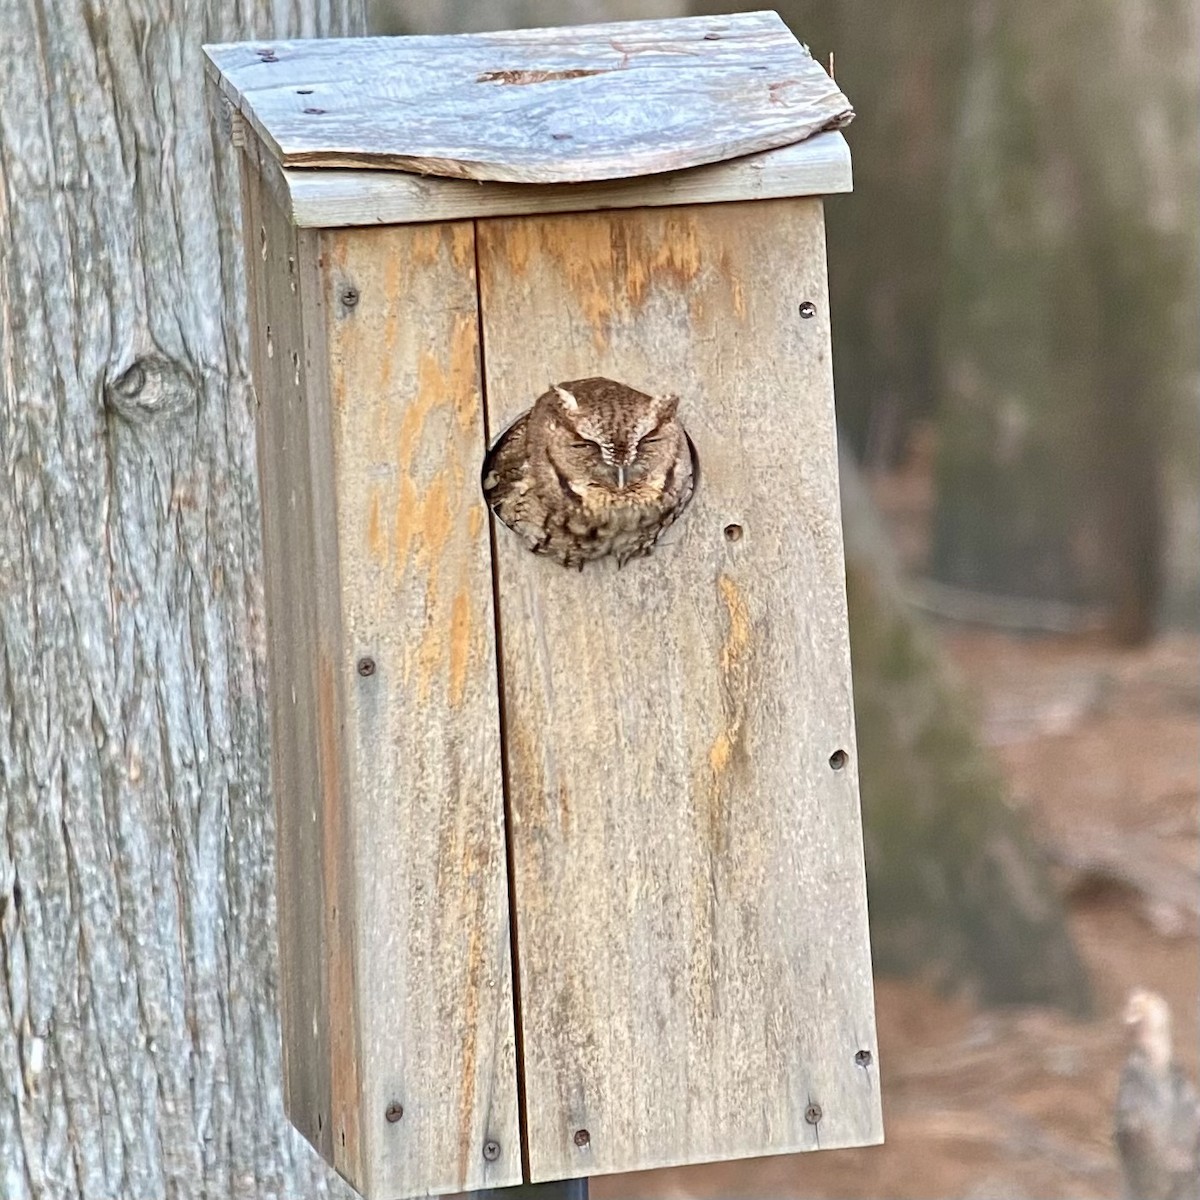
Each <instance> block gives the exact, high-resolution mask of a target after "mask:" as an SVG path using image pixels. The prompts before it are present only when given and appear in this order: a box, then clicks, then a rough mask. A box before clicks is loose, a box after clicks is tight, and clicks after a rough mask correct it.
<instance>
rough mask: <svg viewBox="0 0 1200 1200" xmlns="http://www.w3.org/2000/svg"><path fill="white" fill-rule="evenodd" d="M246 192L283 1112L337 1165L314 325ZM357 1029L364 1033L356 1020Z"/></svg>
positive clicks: (278, 239)
mask: <svg viewBox="0 0 1200 1200" xmlns="http://www.w3.org/2000/svg"><path fill="white" fill-rule="evenodd" d="M242 179H243V206H244V207H243V231H244V235H245V245H246V264H247V273H248V277H249V287H250V305H251V315H252V319H251V330H252V354H253V370H254V381H255V391H256V396H257V408H256V426H257V437H256V441H257V452H258V475H259V488H260V493H261V505H262V523H263V576H264V592H265V603H266V629H267V669H268V679H269V685H268V693H269V695H268V700H269V708H270V717H271V785H272V793H273V795H274V800H275V827H276V831H277V849H276V877H277V883H276V895H277V909H278V937H279V1005H280V1013H281V1020H282V1038H283V1067H284V1105H285V1108H286V1110H287V1114H288V1117H289V1119H290V1120H291V1122H292V1124H293V1125H295V1126H296V1128H297V1129H299V1130H300V1132H301V1133H302V1134H303V1135H304V1136H305V1137H306V1138H307V1139H308V1140H309V1141H310V1142H311V1143H312V1144H313V1145H314V1146H315V1147H316V1148H317V1149H318V1150H319V1151H320V1152H321V1154H322V1155H323V1156H324V1157H325V1158H326V1160H327V1161H329V1162H333V1161H334V1160H335V1147H334V1144H333V1121H332V1120H331V1113H332V1103H333V1084H332V1052H331V1038H330V1016H331V1012H330V994H329V973H328V970H327V964H326V952H327V943H326V939H325V936H324V934H325V927H326V922H327V919H328V915H329V910H330V907H331V903H332V901H331V897H329V896H328V894H327V893H326V890H325V887H324V884H323V881H324V879H325V872H324V847H325V843H326V841H327V840H328V838H327V834H328V833H329V832H331V831H327V830H326V828H325V821H326V818H327V816H328V815H329V809H328V807H327V806H326V805H325V804H324V803H323V794H324V789H325V786H326V784H327V782H329V781H328V780H327V779H326V778H325V775H324V771H325V770H327V769H328V768H329V765H330V764H329V760H328V755H327V754H323V753H322V741H321V726H322V716H323V713H322V712H321V707H322V706H321V705H320V702H319V695H320V693H319V687H318V674H317V670H318V664H317V656H316V646H317V640H318V626H319V623H320V622H319V617H318V612H317V594H316V591H315V589H314V588H312V587H296V586H294V582H293V581H294V580H295V579H297V578H299V579H306V580H314V579H316V578H317V577H318V575H319V573H320V572H321V570H322V569H327V567H328V564H319V563H318V559H317V551H316V542H315V538H314V531H313V521H314V510H313V478H312V470H311V459H310V453H309V446H310V432H311V427H310V422H309V404H307V403H306V402H305V396H304V394H303V390H302V386H301V385H302V383H303V382H304V378H303V376H301V375H300V374H299V373H298V372H297V369H296V367H295V365H294V364H295V363H296V362H298V361H299V360H300V358H301V357H302V356H303V354H304V331H303V313H302V308H301V303H300V296H299V293H298V290H297V289H296V287H295V286H294V280H295V264H296V260H297V258H298V256H299V251H298V248H297V233H296V230H295V229H293V228H292V227H291V226H290V224H289V222H288V220H287V218H286V216H285V215H284V214H283V213H282V212H281V211H280V209H279V207H278V206H277V205H276V204H275V203H274V202H273V200H272V198H271V196H270V195H269V194H267V193H266V191H265V190H264V189H263V188H262V186H261V183H260V180H259V178H258V176H256V175H255V174H254V173H253V172H252V171H250V170H249V169H247V168H246V167H243V176H242ZM308 236H312V235H308ZM327 470H328V468H327ZM335 769H336V767H335ZM335 819H336V813H335ZM345 1015H346V1016H347V1017H348V1018H349V1019H353V1011H352V1009H351V1010H350V1012H348V1013H347V1014H345Z"/></svg>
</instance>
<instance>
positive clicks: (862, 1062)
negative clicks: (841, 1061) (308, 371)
mask: <svg viewBox="0 0 1200 1200" xmlns="http://www.w3.org/2000/svg"><path fill="white" fill-rule="evenodd" d="M854 1061H855V1063H856V1064H857V1065H858V1066H860V1067H864V1068H865V1067H869V1066H870V1065H871V1063H872V1062H873V1061H874V1058H873V1056H872V1054H871V1052H870V1050H860V1051H859V1052H858V1053H857V1054H856V1055H855V1056H854Z"/></svg>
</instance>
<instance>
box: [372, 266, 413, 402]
mask: <svg viewBox="0 0 1200 1200" xmlns="http://www.w3.org/2000/svg"><path fill="white" fill-rule="evenodd" d="M402 265H403V263H402V256H401V255H399V254H396V253H391V254H385V255H384V268H383V283H382V288H383V295H382V297H380V300H381V302H382V305H383V311H384V313H385V314H386V315H385V317H384V320H383V344H382V345H381V346H380V348H379V388H380V390H381V391H384V392H386V391H387V389H388V388H389V387H390V386H391V383H392V369H393V367H394V366H395V363H396V342H397V341H398V340H399V338H400V322H401V320H403V319H405V318H408V319H411V317H410V316H409V314H410V311H411V310H410V309H409V307H408V306H407V305H406V304H404V303H403V298H402V297H401V296H400V287H401V284H402V282H403V276H402V275H401V270H400V268H401V266H402Z"/></svg>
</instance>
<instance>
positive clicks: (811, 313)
mask: <svg viewBox="0 0 1200 1200" xmlns="http://www.w3.org/2000/svg"><path fill="white" fill-rule="evenodd" d="M800 315H801V316H802V317H803V318H804V319H805V320H806V321H807V320H809V319H810V318H811V317H815V316H816V315H817V306H816V305H815V304H814V303H813V302H812V301H811V300H805V301H804V303H803V304H801V305H800Z"/></svg>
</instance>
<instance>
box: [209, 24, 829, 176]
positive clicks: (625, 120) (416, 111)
mask: <svg viewBox="0 0 1200 1200" xmlns="http://www.w3.org/2000/svg"><path fill="white" fill-rule="evenodd" d="M205 50H206V53H207V55H208V59H209V62H210V64H211V66H210V70H211V72H212V73H213V74H214V77H215V78H217V80H218V82H219V84H220V86H221V88H222V89H223V91H224V92H225V94H226V95H227V96H228V97H229V99H230V100H231V101H232V102H233V103H234V104H235V105H236V106H237V108H238V110H239V111H240V112H241V114H242V115H243V116H244V117H245V118H246V119H247V120H248V121H249V123H250V124H251V125H252V126H253V128H254V129H255V131H256V132H257V134H258V136H259V137H260V138H262V140H263V142H264V143H265V144H266V146H267V147H268V148H269V149H270V151H271V152H272V153H273V154H274V155H275V157H276V158H277V159H278V161H279V163H280V164H281V165H283V166H293V167H294V166H321V167H358V168H362V167H366V168H389V169H399V170H407V171H416V172H420V173H422V174H433V175H447V176H454V177H461V178H467V179H490V180H506V181H510V182H515V183H563V182H580V181H587V180H597V179H615V178H625V177H630V176H637V175H648V174H653V173H656V172H659V171H674V170H679V169H681V168H685V167H692V166H698V165H700V164H703V163H711V162H717V161H720V160H723V159H728V158H734V157H737V156H739V155H743V154H752V153H754V152H756V151H760V150H767V149H771V148H773V147H777V146H783V145H787V144H789V143H792V142H798V141H801V140H802V139H804V138H806V137H808V136H810V135H811V134H814V133H817V132H819V131H821V130H824V129H836V128H841V127H842V126H844V125H845V124H847V123H848V122H849V120H850V119H851V117H852V116H853V112H852V109H851V107H850V103H849V101H848V100H847V99H846V97H845V96H843V95H842V93H841V92H840V91H839V90H838V88H837V86H836V84H834V83H833V81H832V80H831V79H830V78H829V76H828V75H827V74H826V73H825V71H824V70H823V69H822V68H821V67H820V65H819V64H817V63H816V62H815V61H814V60H813V58H812V56H811V55H810V54H809V52H808V50H807V49H806V48H805V47H804V46H801V45H800V43H799V42H797V41H796V39H795V38H794V37H793V36H792V34H791V33H790V31H789V30H788V28H787V26H786V25H784V23H783V22H782V21H781V20H780V19H779V17H778V16H777V15H776V14H774V13H769V12H763V13H744V14H739V15H735V16H729V17H691V18H678V19H672V20H663V21H626V22H617V23H613V24H606V25H579V26H572V27H568V28H561V29H535V30H510V31H505V32H501V33H488V34H464V35H459V36H455V37H408V38H361V39H341V40H337V39H326V40H310V41H297V42H253V43H251V42H246V43H238V44H233V45H216V46H208V47H206V48H205Z"/></svg>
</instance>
